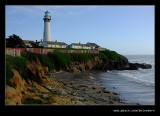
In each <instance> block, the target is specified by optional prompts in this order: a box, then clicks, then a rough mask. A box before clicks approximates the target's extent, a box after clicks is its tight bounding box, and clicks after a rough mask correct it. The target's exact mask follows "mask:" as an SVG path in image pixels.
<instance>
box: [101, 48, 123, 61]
mask: <svg viewBox="0 0 160 116" xmlns="http://www.w3.org/2000/svg"><path fill="white" fill-rule="evenodd" d="M99 55H100V58H101V59H102V60H114V61H120V60H123V59H124V58H125V57H124V56H122V55H120V54H118V53H117V52H115V51H109V50H105V51H101V52H100V53H99Z"/></svg>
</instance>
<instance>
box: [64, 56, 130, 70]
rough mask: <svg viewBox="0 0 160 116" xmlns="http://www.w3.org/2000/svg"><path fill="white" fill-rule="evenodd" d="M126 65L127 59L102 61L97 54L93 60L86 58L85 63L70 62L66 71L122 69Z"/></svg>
mask: <svg viewBox="0 0 160 116" xmlns="http://www.w3.org/2000/svg"><path fill="white" fill-rule="evenodd" d="M127 65H128V59H127V58H126V59H123V60H120V61H111V60H106V61H102V60H101V59H100V58H99V57H98V56H96V57H95V58H94V59H93V60H88V61H87V62H86V63H81V64H80V63H77V62H72V65H70V66H69V68H68V69H67V71H69V72H72V73H80V72H81V71H85V70H90V69H96V70H106V71H107V70H122V69H124V68H125V67H126V66H127Z"/></svg>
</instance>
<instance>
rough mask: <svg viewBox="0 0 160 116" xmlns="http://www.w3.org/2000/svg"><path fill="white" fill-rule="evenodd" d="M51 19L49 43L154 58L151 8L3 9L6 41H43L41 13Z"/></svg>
mask: <svg viewBox="0 0 160 116" xmlns="http://www.w3.org/2000/svg"><path fill="white" fill-rule="evenodd" d="M47 10H48V11H49V12H50V15H51V41H55V40H57V41H59V42H65V43H67V44H71V43H79V42H80V43H87V42H93V43H97V44H98V45H99V46H101V47H105V48H108V49H110V50H114V51H116V52H118V53H120V54H122V55H136V54H137V55H145V54H152V55H154V40H155V39H154V12H155V11H154V6H151V5H143V6H140V5H138V6H134V5H128V6H127V5H124V6H118V5H115V6H110V5H108V6H107V5H103V6H102V5H94V6H86V5H85V6H78V5H71V6H68V5H64V6H62V5H59V6H58V5H52V6H48V5H47V6H39V5H36V6H31V5H28V6H27V5H17V6H16V5H7V6H6V17H5V18H6V22H5V23H6V37H8V36H9V35H12V34H13V33H15V34H16V35H18V36H20V37H21V38H22V39H24V40H33V41H35V40H41V39H43V30H44V21H43V17H44V12H45V11H47Z"/></svg>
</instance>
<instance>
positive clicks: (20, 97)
mask: <svg viewBox="0 0 160 116" xmlns="http://www.w3.org/2000/svg"><path fill="white" fill-rule="evenodd" d="M126 63H127V60H126V61H120V62H113V61H105V62H104V61H102V60H100V58H99V57H98V56H96V57H95V58H94V59H93V60H88V61H87V62H85V63H79V62H72V64H71V65H70V66H68V68H67V69H66V71H69V72H72V73H80V72H81V71H85V70H89V69H98V70H109V69H111V70H112V69H120V68H122V67H123V66H125V65H126ZM25 72H26V73H27V75H29V77H28V78H27V79H26V78H24V77H22V75H20V74H19V72H17V71H16V70H14V69H13V73H14V76H13V78H12V79H11V80H10V81H11V84H12V85H13V87H10V86H8V85H7V86H6V100H5V102H6V105H16V104H54V105H55V104H56V105H57V104H59V105H66V104H70V105H73V104H79V105H80V104H82V105H84V104H95V101H94V100H93V99H91V98H88V100H86V99H84V98H82V97H79V96H78V95H76V94H75V95H74V91H72V90H74V88H75V86H77V88H78V89H81V88H79V85H72V83H70V82H66V81H65V82H64V81H63V80H62V81H61V80H60V79H59V80H57V79H55V78H50V77H49V76H48V75H46V74H45V73H48V72H49V70H48V67H44V66H42V64H41V63H40V61H39V60H38V59H36V60H35V61H33V62H29V63H28V64H27V65H26V67H25ZM92 88H95V87H90V88H88V89H91V90H90V91H92V94H93V95H96V93H97V91H102V93H103V91H104V90H103V89H102V88H100V89H97V90H95V89H92ZM80 91H82V92H83V91H84V92H85V90H80ZM106 93H107V92H105V91H104V94H106ZM80 95H81V94H80ZM113 96H114V94H113ZM97 103H98V102H97ZM104 103H105V102H104ZM104 103H103V101H99V104H104ZM106 103H109V101H106Z"/></svg>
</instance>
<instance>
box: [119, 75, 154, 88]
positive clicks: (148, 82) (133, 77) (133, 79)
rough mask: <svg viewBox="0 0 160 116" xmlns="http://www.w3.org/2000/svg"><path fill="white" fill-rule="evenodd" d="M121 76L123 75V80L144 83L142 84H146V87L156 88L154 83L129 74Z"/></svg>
mask: <svg viewBox="0 0 160 116" xmlns="http://www.w3.org/2000/svg"><path fill="white" fill-rule="evenodd" d="M119 74H121V75H122V77H123V78H126V79H128V80H130V81H134V82H137V83H142V84H145V85H150V86H152V87H154V86H155V84H154V82H153V81H148V80H143V79H140V78H138V77H136V76H133V75H131V74H129V73H119Z"/></svg>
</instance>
